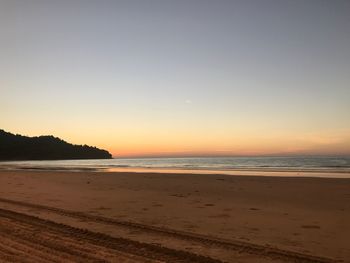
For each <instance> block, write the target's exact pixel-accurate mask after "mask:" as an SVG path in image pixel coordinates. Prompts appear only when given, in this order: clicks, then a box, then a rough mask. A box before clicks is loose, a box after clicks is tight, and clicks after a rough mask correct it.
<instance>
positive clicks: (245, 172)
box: [0, 166, 350, 179]
mask: <svg viewBox="0 0 350 263" xmlns="http://www.w3.org/2000/svg"><path fill="white" fill-rule="evenodd" d="M0 171H43V172H78V173H79V172H89V173H90V172H91V173H112V174H113V173H137V174H182V175H227V176H248V177H274V178H276V177H292V178H329V179H332V178H334V179H350V171H349V170H344V169H331V170H329V169H285V168H276V169H274V168H272V169H270V168H267V169H265V168H262V169H260V168H252V169H251V168H246V169H242V168H238V169H230V170H217V169H185V168H175V169H173V168H148V167H147V168H144V167H114V168H94V167H1V166H0Z"/></svg>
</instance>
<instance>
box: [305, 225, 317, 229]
mask: <svg viewBox="0 0 350 263" xmlns="http://www.w3.org/2000/svg"><path fill="white" fill-rule="evenodd" d="M301 227H302V228H305V229H320V228H321V227H320V226H318V225H302V226H301Z"/></svg>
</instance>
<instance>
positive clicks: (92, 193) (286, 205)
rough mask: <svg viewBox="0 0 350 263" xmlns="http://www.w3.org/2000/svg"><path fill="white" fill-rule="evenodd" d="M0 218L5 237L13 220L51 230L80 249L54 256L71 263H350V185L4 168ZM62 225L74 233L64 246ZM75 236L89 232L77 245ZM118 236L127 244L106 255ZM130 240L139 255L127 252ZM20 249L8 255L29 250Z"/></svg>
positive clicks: (328, 181) (305, 180)
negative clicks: (104, 262) (102, 262)
mask: <svg viewBox="0 0 350 263" xmlns="http://www.w3.org/2000/svg"><path fill="white" fill-rule="evenodd" d="M0 210H1V211H0V222H1V229H0V231H2V232H4V233H5V232H6V231H7V232H6V233H10V232H11V231H10V232H9V229H11V228H10V227H9V224H10V223H8V221H9V222H10V221H11V220H12V221H11V222H12V223H11V224H12V227H13V228H12V229H15V230H12V231H15V232H16V233H17V232H18V231H16V229H23V226H22V225H21V226H19V225H18V226H17V224H19V223H18V222H19V221H20V222H21V224H24V223H25V224H29V223H28V222H36V223H35V224H34V223H30V227H29V226H27V227H26V229H27V230H26V231H29V230H28V229H32V228H33V225H35V233H38V235H39V236H40V235H44V234H43V232H42V231H41V230H43V228H42V227H41V224H43V225H45V222H50V224H51V228H50V229H51V230H50V231H52V233H51V232H50V233H51V236H50V237H51V238H52V236H55V235H58V236H60V238H61V239H62V240H66V242H67V244H71V243H75V241H74V240H75V239H78V240H80V241H79V242H86V244H87V245H86V246H84V245H81V247H80V248H79V247H77V248H76V250H74V246H73V247H70V249H71V250H72V251H73V252H74V251H79V253H80V254H79V253H78V254H77V255H75V254H74V253H73V252H71V253H70V254H69V253H68V252H62V253H63V254H64V253H66V254H67V253H68V254H69V255H71V256H72V253H73V254H74V257H73V256H72V258H71V259H70V260H71V261H73V262H76V261H75V257H76V258H79V255H80V256H84V255H85V256H86V257H87V258H88V256H89V257H91V258H90V259H89V260H91V261H92V262H93V261H94V260H97V259H106V258H107V259H109V260H110V261H112V262H177V261H178V262H206V260H207V262H215V260H217V262H293V261H294V262H295V261H296V262H299V261H300V262H333V261H336V260H339V261H343V262H350V261H349V259H350V245H349V243H350V239H349V236H350V224H349V222H350V179H342V178H307V177H303V178H301V177H300V178H297V177H276V176H273V177H269V176H261V177H258V176H234V175H222V174H220V175H215V174H185V173H182V174H165V173H134V172H69V171H31V170H30V171H29V170H28V171H5V170H4V171H0ZM14 218H15V219H14ZM16 220H17V221H16ZM18 220H19V221H18ZM38 220H42V221H40V222H41V223H40V222H39V221H38ZM37 221H38V222H37ZM55 224H57V226H56V225H55ZM58 224H61V225H58ZM60 226H61V227H62V229H61V227H60ZM69 227H70V229H71V232H72V233H75V234H72V235H73V236H68V237H67V236H65V237H64V238H63V237H62V235H63V234H62V233H66V234H65V235H67V231H66V230H64V229H66V228H69ZM79 229H86V231H90V232H91V233H90V232H86V233H88V234H86V233H85V234H81V235H82V237H81V238H79V233H80V232H79ZM5 230H6V231H5ZM33 231H34V230H33ZM65 231H66V232H65ZM19 232H20V231H19ZM19 232H18V233H19ZM68 232H69V231H68ZM71 232H69V233H71ZM76 233H78V234H76ZM23 235H27V236H28V235H29V236H30V234H29V232H28V233H27V232H26V233H25V234H23ZM69 235H70V234H69ZM94 235H97V236H96V238H95V239H93V241H91V240H92V239H91V236H94ZM98 235H101V236H102V238H101V240H109V239H110V242H108V244H109V245H106V244H105V243H106V242H105V243H104V242H101V241H99V242H97V241H96V240H98ZM103 235H105V236H103ZM47 238H48V237H46V236H43V237H42V239H39V240H46V239H47ZM89 238H90V239H91V240H90V239H89ZM113 238H114V239H113ZM116 238H122V239H123V242H124V243H123V244H124V245H125V244H126V245H125V246H124V247H123V246H119V247H118V246H117V245H115V246H114V247H113V246H112V247H111V245H110V244H115V242H117V241H116V240H115V239H116ZM4 240H5V241H6V239H4ZM4 240H1V244H0V256H1V257H2V258H4V257H5V256H6V255H7V254H8V253H9V252H6V253H7V254H6V253H5V252H2V251H8V249H7V250H5V249H1V248H4V247H5V241H4ZM72 240H73V241H74V242H73V241H72ZM119 241H120V240H119ZM135 241H136V242H139V243H137V246H140V247H141V248H142V249H131V250H130V249H127V248H128V247H129V248H130V246H132V245H130V244H134V243H132V242H135ZM6 242H7V241H6ZM9 242H10V241H8V243H6V246H9ZM11 242H12V243H13V244H15V241H13V240H12V241H11ZM16 242H17V241H16ZM18 242H19V243H20V241H18ZM28 242H29V243H31V242H32V243H35V241H34V240H32V241H30V240H29V239H28V240H27V243H28ZM91 242H92V243H91ZM12 243H11V244H12ZM19 243H18V244H19ZM63 243H64V242H63ZM63 243H62V242H61V245H62V244H63ZM16 244H17V243H16ZM18 244H17V245H13V247H12V250H13V249H15V248H14V247H16V248H17V250H18V251H20V253H22V254H27V255H30V254H32V253H31V252H30V251H35V248H34V247H33V246H30V245H29V244H26V245H25V248H23V247H24V245H23V244H20V245H18ZM42 246H44V243H43V244H42ZM67 246H68V245H67ZM77 246H78V245H77ZM97 248H99V249H97ZM51 249H52V248H51ZM88 249H90V250H89V251H88ZM157 249H159V252H155V251H158V250H157ZM167 249H168V250H167ZM94 250H96V251H98V253H97V252H96V253H93V251H94ZM58 251H60V250H58ZM62 251H63V250H62ZM135 251H138V252H135ZM140 251H146V252H147V251H148V252H147V253H146V252H145V253H144V254H142V253H140ZM152 251H153V252H152ZM157 253H158V254H159V255H158V254H157ZM186 253H187V254H186ZM34 254H35V253H34ZM34 254H33V255H34ZM63 254H62V255H63ZM48 255H49V253H48ZM64 255H65V254H64ZM111 255H113V257H111ZM152 255H153V256H152ZM152 257H153V258H152ZM171 257H173V258H171ZM181 257H182V258H181ZM57 258H59V257H57V255H56V259H57ZM29 259H30V257H28V260H29ZM42 259H43V258H42ZM128 260H129V261H128ZM147 260H148V261H147ZM181 260H182V261H181ZM186 260H187V261H186ZM298 260H299V261H298ZM302 260H304V261H302ZM32 262H36V261H35V260H34V258H33V260H32ZM47 262H49V260H48V261H47Z"/></svg>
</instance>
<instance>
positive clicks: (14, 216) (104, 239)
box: [0, 209, 221, 263]
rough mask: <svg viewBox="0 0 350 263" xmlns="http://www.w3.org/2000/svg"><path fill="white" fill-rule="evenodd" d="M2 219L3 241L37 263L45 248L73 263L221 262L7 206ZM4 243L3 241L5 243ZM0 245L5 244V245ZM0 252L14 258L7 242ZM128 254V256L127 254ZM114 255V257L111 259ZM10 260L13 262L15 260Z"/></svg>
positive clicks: (0, 214)
mask: <svg viewBox="0 0 350 263" xmlns="http://www.w3.org/2000/svg"><path fill="white" fill-rule="evenodd" d="M0 219H1V220H0V221H1V227H0V235H1V236H2V237H4V239H2V240H5V239H6V238H7V239H8V240H9V242H14V245H12V246H16V242H18V245H17V246H16V247H15V248H14V251H13V253H15V251H17V252H20V253H24V254H25V257H20V258H22V262H24V261H26V260H27V261H28V262H36V259H37V257H38V256H37V252H38V250H39V251H43V249H42V248H43V247H44V248H45V250H46V253H48V254H50V253H51V252H55V251H56V253H57V252H58V254H60V253H62V254H64V255H65V256H66V257H68V260H70V261H74V262H120V263H122V262H125V263H126V262H130V263H136V262H174V263H189V262H198V263H220V262H221V261H219V260H215V259H211V258H208V257H204V256H200V255H195V254H192V253H189V252H184V251H177V250H173V249H169V248H165V247H161V246H156V245H151V244H145V243H141V242H137V241H132V240H128V239H124V238H116V237H111V236H108V235H105V234H102V233H97V232H92V231H88V230H86V229H79V228H74V227H71V226H68V225H64V224H59V223H55V222H53V221H49V220H43V219H40V218H38V217H34V216H29V215H26V214H21V213H17V212H14V211H10V210H5V209H0ZM47 233H50V234H51V235H54V236H53V238H55V237H57V240H56V242H55V240H53V239H52V238H51V239H50V240H47V239H45V238H43V237H47ZM60 237H63V238H65V239H67V238H68V239H69V240H70V242H68V243H66V242H63V243H62V240H60ZM21 240H25V241H26V242H28V243H29V244H31V245H30V247H31V250H32V251H33V252H34V253H32V254H31V253H30V250H29V251H28V250H27V249H28V248H26V249H23V247H21ZM79 242H80V246H81V249H79V246H78V247H77V245H76V247H71V246H70V245H71V244H72V243H76V244H77V243H79ZM1 244H4V242H2V243H1ZM86 246H94V247H95V248H96V249H95V250H93V253H88V251H87V250H86V249H83V248H86ZM0 247H4V245H2V246H0ZM23 250H24V251H23ZM0 251H3V252H4V253H2V254H1V252H0V256H2V257H5V258H6V257H11V251H9V249H8V248H6V241H5V249H0ZM101 252H104V253H101ZM13 253H12V254H13ZM35 254H36V255H35ZM53 254H54V253H53ZM125 255H129V256H128V257H127V256H125ZM113 257H114V258H115V260H111V259H112V258H113ZM66 259H67V258H66ZM66 259H63V258H62V260H61V261H60V262H66ZM8 261H10V262H12V260H8ZM41 261H43V262H51V261H50V260H45V258H44V257H43V258H42V260H41Z"/></svg>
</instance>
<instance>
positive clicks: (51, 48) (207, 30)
mask: <svg viewBox="0 0 350 263" xmlns="http://www.w3.org/2000/svg"><path fill="white" fill-rule="evenodd" d="M349 115H350V1H347V0H344V1H340V0H339V1H337V0H332V1H323V0H308V1H305V0H293V1H289V0H285V1H283V0H276V1H273V0H255V1H252V0H242V1H234V0H230V1H225V0H216V1H209V0H198V1H194V0H176V1H168V0H158V1H156V0H154V1H153V0H140V1H134V0H125V1H112V0H102V1H101V0H95V1H90V0H69V1H68V0H60V1H45V0H42V1H41V0H26V1H20V0H18V1H17V0H0V128H1V129H4V130H6V131H9V132H13V133H19V134H23V135H28V136H36V135H48V134H52V135H55V136H57V137H60V138H63V139H65V140H66V141H69V142H71V143H75V144H88V145H95V146H98V147H101V148H105V149H107V150H109V151H110V152H111V153H112V154H113V155H114V156H115V157H136V156H138V157H139V156H228V155H240V156H247V155H305V154H307V155H350V117H349Z"/></svg>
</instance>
